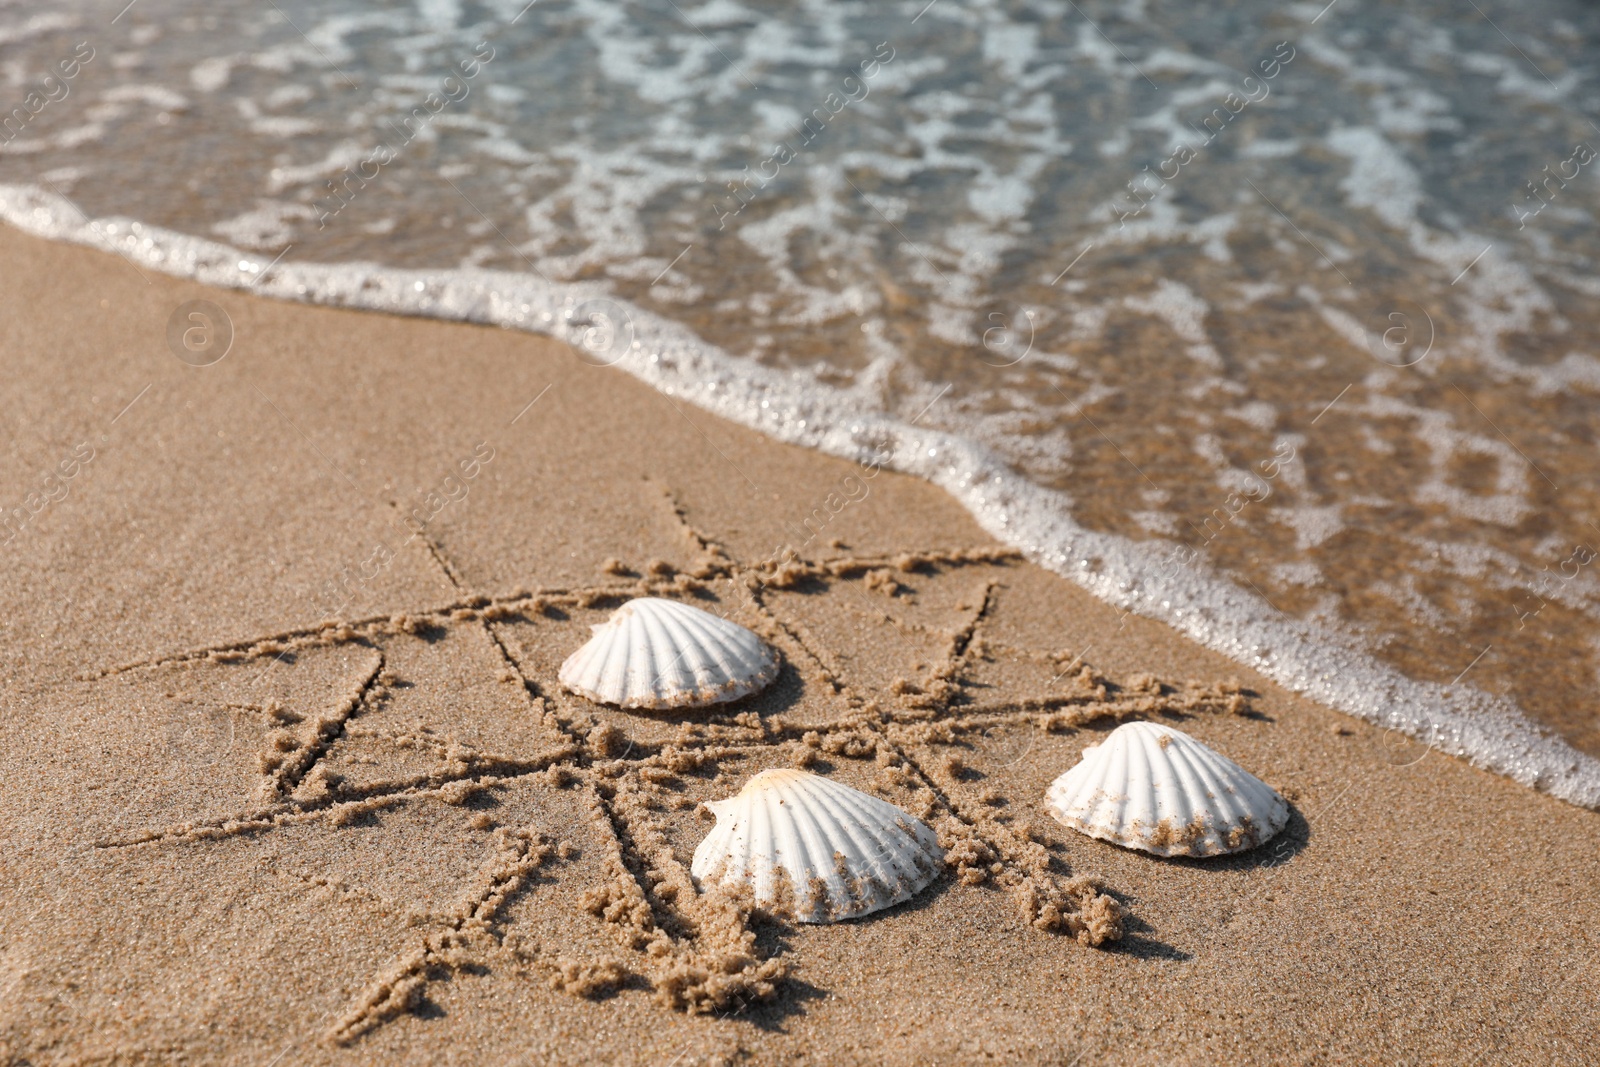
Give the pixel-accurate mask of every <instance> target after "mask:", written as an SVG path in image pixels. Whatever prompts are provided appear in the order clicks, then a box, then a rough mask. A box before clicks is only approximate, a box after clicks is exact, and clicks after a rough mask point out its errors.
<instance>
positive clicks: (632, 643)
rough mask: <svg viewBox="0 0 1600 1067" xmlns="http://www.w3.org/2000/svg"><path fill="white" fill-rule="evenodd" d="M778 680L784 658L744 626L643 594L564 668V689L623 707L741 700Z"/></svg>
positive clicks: (615, 615)
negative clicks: (779, 656) (781, 659)
mask: <svg viewBox="0 0 1600 1067" xmlns="http://www.w3.org/2000/svg"><path fill="white" fill-rule="evenodd" d="M777 676H778V654H777V653H776V652H774V651H773V650H772V648H770V647H769V646H768V645H767V644H766V643H765V642H764V641H762V640H761V638H759V637H757V636H756V635H755V634H754V633H752V632H751V631H749V630H747V629H745V628H744V627H743V626H740V625H739V624H738V623H733V622H729V621H728V620H726V619H722V618H718V617H717V616H715V615H712V614H711V613H710V612H707V611H701V610H700V609H699V608H695V607H690V606H689V605H688V604H680V603H678V602H677V601H675V600H661V599H658V598H655V597H643V598H640V599H638V600H630V601H628V603H626V604H624V605H622V607H620V608H618V609H617V610H616V611H615V612H614V613H613V614H612V616H611V618H610V619H608V620H606V621H605V622H603V623H601V624H600V625H599V626H596V627H594V636H593V637H591V638H589V641H588V643H587V644H585V645H584V646H583V647H582V648H580V649H578V651H576V652H574V653H573V654H572V655H571V656H568V657H567V661H566V662H565V663H563V664H562V665H561V674H560V677H561V684H562V685H564V686H566V687H567V688H568V689H570V690H572V691H573V692H574V693H578V694H579V695H581V696H586V697H588V698H589V699H590V700H593V701H597V702H599V703H601V704H616V705H619V706H620V707H624V708H685V707H703V706H705V705H707V704H721V703H725V702H727V701H729V700H738V699H739V698H740V697H743V696H748V695H749V694H751V693H754V692H756V691H758V690H760V689H763V688H765V687H766V686H767V685H768V684H769V683H770V682H771V681H772V680H773V679H774V678H776V677H777Z"/></svg>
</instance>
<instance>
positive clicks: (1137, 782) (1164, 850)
mask: <svg viewBox="0 0 1600 1067" xmlns="http://www.w3.org/2000/svg"><path fill="white" fill-rule="evenodd" d="M1045 800H1046V805H1047V806H1048V807H1049V809H1050V814H1051V815H1053V816H1055V818H1056V820H1057V821H1058V822H1061V823H1062V824H1064V825H1066V826H1070V827H1071V828H1072V829H1074V830H1077V831H1079V832H1080V833H1085V834H1088V835H1089V836H1090V837H1098V838H1100V839H1102V840H1105V841H1111V842H1114V843H1116V844H1118V845H1123V846H1125V847H1127V848H1136V849H1140V850H1142V851H1145V852H1152V853H1154V854H1155V855H1157V856H1218V855H1222V854H1224V853H1229V852H1244V851H1245V850H1247V849H1252V848H1255V847H1256V846H1257V845H1260V844H1262V843H1264V842H1266V841H1267V840H1268V839H1270V838H1271V837H1272V836H1273V835H1274V834H1276V833H1277V832H1278V831H1279V830H1281V829H1283V827H1284V824H1285V823H1287V822H1288V821H1289V804H1288V802H1287V801H1285V800H1284V799H1283V797H1281V796H1279V795H1278V793H1277V791H1276V790H1274V789H1273V788H1272V787H1271V786H1269V785H1267V784H1266V783H1265V782H1263V781H1262V780H1261V779H1259V778H1257V777H1256V776H1255V775H1253V774H1251V773H1250V772H1249V771H1247V770H1245V769H1244V768H1243V767H1241V766H1239V765H1238V764H1237V763H1235V762H1233V760H1231V759H1229V758H1228V757H1226V756H1224V755H1222V754H1221V753H1219V752H1216V751H1214V750H1213V749H1210V748H1207V747H1206V746H1205V745H1203V744H1201V743H1200V742H1199V741H1196V740H1195V739H1194V738H1192V737H1190V736H1189V735H1188V734H1186V733H1183V732H1182V731H1180V730H1174V729H1173V728H1172V727H1170V726H1161V725H1158V724H1156V723H1151V722H1130V723H1125V724H1124V725H1122V726H1119V727H1117V728H1116V729H1115V730H1113V731H1112V732H1111V734H1110V736H1109V737H1107V738H1106V739H1105V741H1104V742H1103V743H1101V744H1100V745H1098V746H1095V747H1093V748H1090V749H1087V750H1085V751H1084V754H1083V759H1082V761H1081V762H1079V763H1078V765H1077V766H1075V767H1073V768H1072V769H1071V770H1070V771H1068V772H1067V773H1066V774H1063V775H1062V776H1061V777H1059V778H1057V779H1056V780H1055V781H1054V782H1052V783H1051V785H1050V788H1049V790H1048V791H1047V792H1046V793H1045Z"/></svg>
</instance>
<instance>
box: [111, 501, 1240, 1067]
mask: <svg viewBox="0 0 1600 1067" xmlns="http://www.w3.org/2000/svg"><path fill="white" fill-rule="evenodd" d="M672 506H673V509H674V513H675V515H676V517H677V521H678V523H679V526H680V528H681V530H682V535H683V537H684V538H685V541H686V551H687V553H688V556H689V559H690V561H689V562H688V563H687V564H685V565H682V566H672V565H669V564H666V563H663V562H660V561H648V562H645V563H642V564H640V565H637V566H630V565H629V564H628V563H625V562H623V561H619V560H614V559H612V560H606V561H603V562H602V563H601V564H600V571H601V573H602V574H603V575H604V577H603V579H602V581H601V582H600V583H599V584H596V585H594V586H591V587H587V588H562V589H538V590H529V589H517V590H513V591H511V592H509V593H500V594H491V593H487V592H485V593H479V592H476V591H473V590H469V589H465V588H463V587H462V585H461V582H460V580H459V578H458V574H459V568H458V567H456V566H454V565H453V564H452V563H451V561H450V560H449V559H448V557H447V555H446V554H445V552H444V551H443V549H442V548H441V546H440V545H438V544H437V543H432V542H430V543H429V544H428V546H427V547H428V548H429V550H430V552H431V554H432V555H433V557H434V559H435V560H436V562H437V563H438V565H439V567H440V569H441V570H442V571H443V572H444V574H445V575H446V577H447V578H449V580H450V581H451V583H452V584H453V585H455V587H456V588H457V590H458V591H459V595H457V596H456V597H455V599H454V600H453V601H452V602H450V603H446V604H440V605H435V606H432V607H426V608H422V609H419V610H416V611H414V612H411V613H407V614H401V615H394V616H388V617H375V618H366V619H360V620H354V621H337V622H323V623H320V624H317V625H312V626H307V627H305V628H302V629H296V630H292V631H289V632H286V633H280V634H273V635H270V636H264V637H261V638H259V639H255V640H250V641H244V642H239V643H236V644H232V645H228V646H226V647H213V648H204V649H194V650H190V651H186V652H183V653H180V654H177V655H172V656H167V657H164V658H160V659H156V660H150V661H146V662H141V663H133V664H125V665H122V666H118V667H113V668H109V669H106V670H104V671H101V672H100V673H99V674H97V675H95V678H96V679H98V680H102V681H105V682H110V681H112V680H114V679H115V680H120V681H123V682H127V683H132V684H137V685H140V686H143V687H149V686H152V685H153V686H156V687H158V688H159V689H161V698H162V699H163V700H165V702H166V704H165V706H167V707H169V708H178V709H190V712H192V713H183V714H180V713H179V712H171V713H169V714H173V715H176V716H177V718H178V719H181V720H182V721H184V722H186V723H188V725H187V726H184V727H183V730H182V733H181V737H180V740H181V745H180V746H179V750H180V753H181V755H182V757H183V759H184V760H186V761H187V763H188V764H189V767H188V770H189V771H190V772H193V773H192V774H191V777H190V781H191V783H203V784H200V785H194V784H191V787H190V788H189V789H187V790H186V791H185V793H184V797H185V798H186V799H183V800H182V801H181V803H182V804H187V805H188V807H187V810H186V811H185V817H184V818H182V819H180V820H178V821H170V822H165V823H161V822H159V821H157V820H153V819H152V820H148V821H141V820H142V819H143V818H144V816H145V815H146V814H148V812H145V811H144V810H142V809H141V810H140V811H134V812H131V813H130V814H129V815H128V816H127V817H126V818H124V819H122V820H121V821H120V822H119V823H118V826H117V829H116V832H114V833H112V834H109V835H108V836H106V837H105V838H104V839H102V840H100V841H98V842H97V848H98V849H100V850H101V852H100V855H102V856H113V857H114V856H115V855H116V854H118V853H123V854H126V851H127V850H135V849H160V850H172V851H174V852H178V853H180V855H175V856H174V857H173V860H172V862H174V863H182V862H184V860H183V858H182V856H181V850H183V849H185V848H194V847H196V843H199V842H210V843H211V845H210V846H209V847H213V848H215V847H222V848H243V847H251V846H254V845H261V844H263V843H272V842H277V843H279V844H280V845H281V846H282V847H281V848H279V849H278V850H277V851H276V852H275V853H274V854H273V855H274V858H273V860H272V865H273V866H272V870H273V872H274V876H276V877H281V878H290V879H299V880H300V881H302V882H304V883H305V885H306V886H307V887H308V889H316V890H318V891H322V892H326V893H332V894H335V895H337V896H338V897H339V899H340V900H341V901H344V902H346V903H348V905H349V906H350V907H356V908H361V907H367V908H371V909H373V910H374V912H375V914H377V915H381V916H383V917H385V918H387V919H390V920H397V921H401V922H402V924H403V926H404V927H406V928H409V929H411V930H412V931H414V933H411V934H406V936H405V937H404V938H402V941H403V942H404V943H407V944H409V945H410V947H409V948H407V949H404V950H402V951H400V952H398V953H397V954H395V955H394V956H393V958H392V959H391V960H390V962H389V963H388V964H387V965H385V966H383V967H381V968H380V969H379V970H378V971H377V973H374V974H373V975H372V976H371V978H370V981H368V982H367V984H366V986H365V988H364V990H363V991H362V992H360V993H359V994H358V995H356V996H354V997H353V998H351V1000H350V1002H349V1003H348V1005H347V1006H346V1007H345V1009H344V1010H343V1011H342V1014H340V1015H339V1016H338V1017H337V1019H334V1020H332V1023H331V1026H330V1027H329V1029H328V1030H327V1033H326V1035H325V1036H326V1038H327V1039H328V1040H330V1041H332V1042H335V1043H340V1044H345V1043H350V1042H355V1041H358V1040H360V1039H361V1037H362V1036H363V1035H364V1034H367V1033H369V1032H371V1031H372V1030H374V1029H375V1028H378V1027H380V1026H383V1025H385V1024H386V1023H389V1022H391V1021H394V1020H397V1019H400V1018H402V1017H406V1016H420V1017H422V1023H421V1025H426V1016H427V1011H426V1010H425V1009H426V1008H427V1007H428V1006H429V1004H430V1001H429V988H430V986H431V985H432V984H433V983H436V982H441V981H447V980H455V979H462V980H470V979H471V977H472V976H479V975H486V974H500V975H510V976H512V977H514V978H515V979H517V980H525V981H531V982H542V983H545V984H546V985H548V986H551V987H553V988H557V989H562V990H566V991H568V992H570V993H572V994H574V995H576V996H580V997H600V996H608V995H620V996H636V995H648V994H652V993H653V995H654V996H655V997H656V998H657V999H658V1000H659V1001H660V1002H661V1003H662V1004H663V1005H665V1006H667V1007H669V1008H673V1009H678V1010H683V1011H688V1012H710V1011H719V1012H722V1011H735V1010H740V1009H742V1008H743V1007H745V1006H749V1005H751V1004H754V1003H756V1002H759V1001H762V1000H764V999H767V998H771V997H773V996H774V995H776V994H778V993H779V992H780V991H781V989H782V987H783V983H784V980H785V977H786V976H787V975H788V974H789V972H790V969H791V967H792V965H793V960H792V959H790V958H788V957H787V955H786V954H785V953H784V952H783V951H782V950H778V951H776V952H774V953H773V954H770V955H769V954H766V953H764V951H763V950H762V949H761V948H759V947H758V937H757V933H758V929H759V927H760V925H761V924H763V923H770V924H776V925H778V926H779V927H782V926H783V925H784V924H786V923H790V922H792V921H793V917H792V916H786V915H783V914H781V913H780V914H771V913H768V912H765V911H762V910H760V909H757V908H755V907H754V906H753V905H752V903H751V901H750V900H749V899H748V898H747V897H744V896H741V895H740V894H739V893H738V892H736V891H732V890H726V889H722V888H717V887H708V888H707V890H706V891H704V892H702V891H700V889H699V888H698V887H696V885H695V884H694V882H693V880H692V879H691V876H690V872H689V869H688V866H687V864H688V859H689V857H690V856H691V855H692V853H693V852H694V849H695V846H696V845H697V844H698V843H699V841H700V840H701V839H703V838H704V836H705V834H706V833H707V831H708V830H709V829H710V826H711V823H710V822H709V821H708V820H707V819H706V818H705V817H704V816H703V814H702V813H700V812H699V811H698V809H700V806H701V805H702V804H703V803H705V802H708V801H712V800H719V799H722V798H725V797H727V796H730V795H732V794H733V793H735V792H736V791H737V789H738V787H739V784H740V783H741V782H743V781H744V780H745V779H747V778H748V777H749V776H750V775H752V774H755V773H757V772H759V771H761V770H765V769H770V768H776V767H802V768H808V769H810V770H812V771H814V772H817V773H822V774H825V775H827V776H829V777H830V778H833V779H835V780H838V781H841V782H844V783H846V784H848V785H851V786H853V787H855V788H858V789H862V790H864V791H867V792H870V793H873V794H875V795H877V796H880V797H882V798H884V799H885V800H887V801H889V802H890V803H893V804H895V805H897V806H899V807H901V808H903V809H904V810H906V811H908V812H911V813H912V814H914V815H916V816H917V817H918V818H921V819H922V820H923V821H925V822H926V823H928V824H929V825H930V826H932V827H933V828H934V829H935V830H936V831H937V833H938V837H939V843H940V845H941V846H942V847H943V849H944V852H945V864H946V872H945V875H944V877H942V878H940V879H939V880H937V881H935V883H934V884H933V885H932V886H931V887H930V888H928V889H927V890H925V891H924V892H923V894H922V896H923V897H924V898H926V897H928V896H930V895H933V894H938V893H943V892H968V891H972V890H971V889H970V888H969V887H976V886H980V885H985V884H987V885H988V886H990V887H992V888H997V889H999V890H1001V891H1003V892H1004V893H1005V894H1007V895H1008V896H1009V897H1010V898H1011V899H1012V900H1013V901H1014V906H1015V907H1016V908H1018V909H1019V911H1020V913H1021V914H1022V916H1023V917H1024V918H1025V919H1026V920H1027V921H1028V922H1029V924H1030V925H1031V928H1032V929H1034V930H1036V931H1038V936H1055V935H1065V936H1068V937H1071V938H1075V939H1076V940H1077V941H1079V942H1081V943H1083V944H1085V945H1089V946H1096V945H1102V944H1105V943H1108V942H1112V941H1115V940H1117V939H1118V938H1120V937H1121V936H1122V927H1123V913H1122V908H1121V905H1120V904H1119V903H1118V901H1117V900H1116V899H1114V898H1113V897H1112V896H1110V895H1108V894H1107V893H1106V892H1104V889H1105V887H1104V886H1102V885H1101V884H1100V883H1099V882H1097V881H1096V880H1094V879H1093V878H1089V877H1084V876H1082V875H1081V874H1077V873H1075V872H1074V871H1073V870H1072V869H1071V867H1070V866H1069V864H1068V861H1067V849H1068V846H1067V845H1066V844H1065V843H1063V839H1062V838H1061V836H1060V835H1059V834H1058V832H1057V831H1055V830H1052V829H1051V828H1050V827H1049V825H1048V820H1047V819H1037V818H1034V817H1032V816H1030V815H1027V814H1025V813H1023V811H1022V805H1021V801H1022V800H1023V798H1022V797H1021V796H1016V797H1009V796H1007V795H1005V791H1004V790H1003V789H997V788H996V787H995V784H994V783H995V782H997V781H1000V780H1002V778H1003V777H1004V773H1005V772H1006V770H1007V769H1008V768H1009V767H1011V766H1012V765H1019V764H1022V763H1024V762H1026V761H1027V760H1030V759H1037V758H1039V754H1038V753H1037V752H1036V751H1035V748H1036V746H1037V744H1038V740H1039V739H1040V738H1041V737H1044V736H1046V735H1047V734H1049V733H1053V732H1063V731H1071V730H1074V729H1077V728H1080V727H1083V726H1085V725H1087V724H1089V723H1092V722H1098V723H1101V724H1103V725H1110V724H1114V723H1115V722H1117V721H1121V720H1124V719H1127V718H1130V717H1148V716H1158V715H1165V716H1170V717H1173V718H1181V717H1184V716H1188V715H1197V714H1208V713H1229V712H1233V713H1241V712H1244V711H1245V710H1247V709H1246V705H1245V697H1244V694H1243V693H1242V692H1241V690H1240V689H1239V687H1238V686H1237V684H1232V683H1230V684H1216V685H1199V684H1195V683H1179V684H1176V685H1172V684H1163V683H1161V682H1158V681H1156V680H1155V679H1153V678H1150V677H1148V676H1145V677H1138V678H1132V679H1126V680H1124V681H1123V682H1122V683H1121V684H1118V683H1116V682H1114V681H1112V680H1111V679H1108V678H1106V677H1103V676H1102V675H1100V674H1099V673H1097V672H1096V671H1094V670H1093V669H1092V668H1090V667H1089V666H1087V665H1086V664H1085V663H1084V662H1083V659H1082V657H1080V656H1079V655H1076V654H1074V653H1073V652H1071V651H1065V652H1055V651H1049V650H1044V649H1039V648H1033V647H1029V646H1028V644H1027V643H1026V642H1025V641H1022V640H1019V638H1018V635H1019V634H1020V633H1021V630H1020V629H1019V628H1016V627H1013V626H1010V625H1009V624H1008V620H1007V612H1006V598H1007V596H1008V590H1009V589H1010V588H1011V585H1010V579H1011V578H1012V577H1013V576H1015V575H1016V574H1017V572H1018V570H1019V567H1020V563H1021V561H1020V558H1019V557H1018V555H1017V554H1016V553H1015V552H1013V551H1012V550H1009V549H1001V548H994V547H979V548H965V549H938V550H907V551H903V552H898V553H894V554H892V555H886V556H881V557H872V558H858V557H853V556H849V555H847V554H843V552H844V546H842V545H836V546H835V547H836V549H837V550H838V551H839V552H840V554H838V555H836V556H834V557H832V558H819V559H806V558H801V557H800V556H798V555H796V554H794V553H787V554H785V555H784V556H783V558H781V559H777V560H766V561H762V562H759V563H753V564H747V563H743V562H741V561H739V560H737V559H735V558H733V557H732V556H730V555H729V553H728V552H727V551H726V550H725V549H724V547H723V546H722V545H721V544H720V543H719V542H718V541H716V540H714V539H712V538H711V537H708V536H706V535H704V534H702V533H701V532H699V531H698V530H696V529H695V528H694V527H693V526H691V525H690V524H689V522H688V520H687V517H686V514H685V512H684V510H683V509H682V508H681V507H678V506H677V505H676V504H673V505H672ZM640 596H654V597H669V598H677V599H680V600H683V601H685V602H688V603H692V604H695V605H697V606H699V607H701V608H704V609H706V610H709V611H712V612H715V613H718V614H722V615H725V616H726V617H728V618H730V619H733V620H736V621H738V622H740V623H741V624H743V625H745V626H748V627H750V628H751V629H753V630H755V631H756V632H757V633H758V634H760V635H761V637H762V638H763V639H765V640H766V641H767V642H769V643H770V644H771V645H772V646H773V647H774V648H776V649H777V650H778V651H779V652H780V653H781V656H782V667H781V670H780V672H779V675H778V677H777V679H776V680H775V681H774V682H773V683H772V684H771V685H770V686H768V687H767V688H766V689H764V690H763V691H762V692H760V693H758V694H756V695H754V696H751V697H748V698H746V699H744V700H740V701H737V702H734V703H730V704H725V705H717V706H714V707H709V708H699V709H688V710H678V711H662V712H644V711H623V710H621V709H618V708H612V707H606V706H602V705H598V704H594V703H591V702H589V701H588V700H585V699H584V698H582V697H579V696H576V695H573V694H571V693H568V692H566V691H565V690H563V689H562V688H561V687H560V686H559V685H558V684H557V681H556V676H557V671H558V669H559V667H560V664H561V662H562V660H563V659H564V658H565V657H566V656H567V655H568V654H569V653H570V652H571V651H572V650H573V649H575V648H577V647H579V646H580V645H581V644H582V643H583V642H584V640H585V639H586V638H587V636H588V635H589V632H590V627H591V626H592V625H593V624H595V623H597V622H600V621H602V620H604V619H605V618H606V616H607V615H608V614H609V612H610V611H611V610H613V609H614V608H616V607H617V606H618V605H620V604H622V603H624V602H625V601H627V600H629V599H632V598H634V597H640ZM863 650H870V651H871V654H870V655H869V654H866V653H865V652H864V651H863ZM1002 670H1003V671H1004V674H1005V676H1006V677H1007V678H1009V679H1011V683H1010V684H1006V685H1003V684H1001V682H1000V678H1001V674H1002ZM1019 677H1020V678H1024V679H1026V680H1027V685H1028V691H1027V692H1017V691H1016V690H1017V688H1018V686H1017V685H1016V683H1015V679H1016V678H1019ZM266 692H271V693H272V694H273V695H272V696H270V697H267V698H262V697H261V695H260V694H262V693H266ZM247 697H248V699H247ZM185 714H187V718H185V717H184V715H185ZM1061 769H1062V768H1061V767H1060V766H1052V767H1050V768H1047V770H1048V771H1049V772H1050V773H1054V772H1058V771H1059V770H1061ZM1045 780H1048V776H1047V777H1046V778H1045ZM1029 799H1032V798H1029ZM173 803H179V801H174V802H173ZM151 810H152V811H163V812H170V811H171V810H172V804H171V803H168V804H166V805H165V806H163V807H160V808H157V809H151ZM424 845H429V846H439V845H445V846H448V847H445V848H438V847H434V848H433V849H432V851H429V850H428V849H426V848H424V847H423V846H424ZM1073 847H1076V848H1080V849H1081V848H1083V846H1081V845H1078V846H1073ZM375 854H376V855H378V856H381V857H382V861H381V862H374V861H373V859H372V857H373V855H375ZM441 856H443V857H445V858H444V859H441V858H440V857H441ZM263 862H265V861H263ZM408 879H409V880H408ZM904 906H907V905H902V907H904ZM895 914H896V912H895V910H893V909H891V910H889V911H886V912H882V913H879V914H878V915H876V916H872V917H869V918H866V919H864V920H856V921H864V922H875V921H892V918H893V916H894V915H895ZM768 943H770V941H769V942H768Z"/></svg>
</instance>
